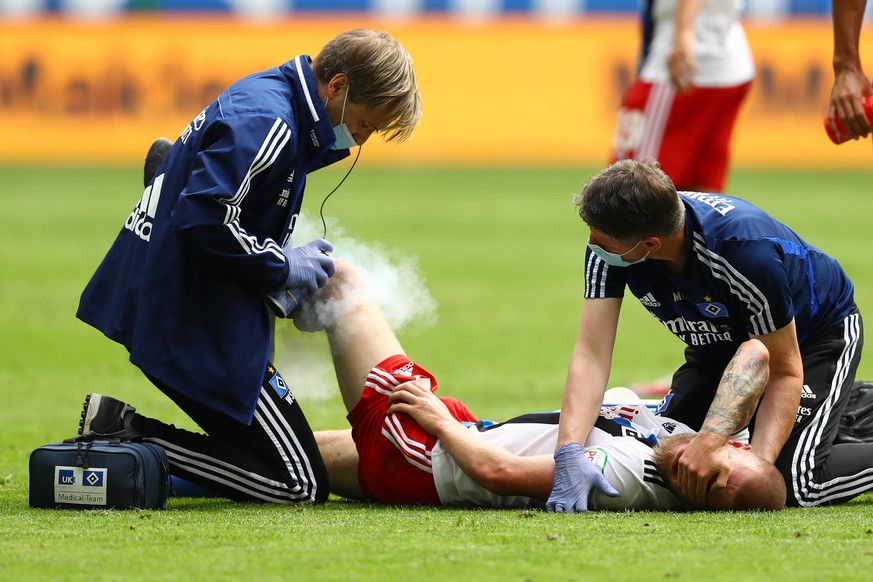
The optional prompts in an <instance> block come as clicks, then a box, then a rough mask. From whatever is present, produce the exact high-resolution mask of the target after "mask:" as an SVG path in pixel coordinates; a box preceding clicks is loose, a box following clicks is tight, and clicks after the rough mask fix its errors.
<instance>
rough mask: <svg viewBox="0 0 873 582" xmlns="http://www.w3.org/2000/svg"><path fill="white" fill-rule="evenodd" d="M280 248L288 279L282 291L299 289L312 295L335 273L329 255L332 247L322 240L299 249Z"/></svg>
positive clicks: (287, 246) (288, 246) (334, 267)
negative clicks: (284, 258)
mask: <svg viewBox="0 0 873 582" xmlns="http://www.w3.org/2000/svg"><path fill="white" fill-rule="evenodd" d="M290 244H291V243H290V241H289V243H288V245H286V246H285V247H283V248H282V252H284V253H285V256H286V257H287V258H288V279H286V280H285V283H284V284H283V285H282V289H300V290H305V291H306V292H307V293H309V294H312V293H315V292H316V291H318V290H319V289H320V288H322V287H324V285H325V284H326V283H327V280H328V279H329V278H331V277H332V276H333V274H334V273H335V272H336V265H335V264H334V262H333V259H331V258H330V256H329V253H330V252H332V251H333V245H332V244H330V243H329V242H327V241H326V240H324V239H321V238H319V239H316V240H314V241H312V242H311V243H308V244H305V245H303V246H300V247H294V248H291V247H290Z"/></svg>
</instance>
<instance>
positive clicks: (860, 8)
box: [833, 0, 867, 74]
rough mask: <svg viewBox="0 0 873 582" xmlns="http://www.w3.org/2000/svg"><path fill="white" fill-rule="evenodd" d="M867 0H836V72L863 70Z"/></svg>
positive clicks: (834, 20)
mask: <svg viewBox="0 0 873 582" xmlns="http://www.w3.org/2000/svg"><path fill="white" fill-rule="evenodd" d="M866 5H867V0H834V2H833V14H834V17H833V22H834V60H833V67H834V74H840V73H841V72H844V71H849V70H861V55H860V50H859V45H860V39H861V25H862V23H863V20H864V9H865V7H866Z"/></svg>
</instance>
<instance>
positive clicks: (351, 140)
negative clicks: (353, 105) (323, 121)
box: [325, 86, 358, 150]
mask: <svg viewBox="0 0 873 582" xmlns="http://www.w3.org/2000/svg"><path fill="white" fill-rule="evenodd" d="M348 98H349V88H348V86H346V94H345V96H344V97H343V110H342V113H340V122H339V125H336V126H334V128H333V134H334V135H335V136H336V141H335V142H334V144H333V145H332V146H330V149H332V150H347V149H349V148H353V147H355V146H357V145H358V142H356V141H355V137H354V136H353V135H352V132H351V131H349V127H348V126H347V125H346V124H345V123H343V118H344V117H345V115H346V100H348ZM325 107H327V103H325Z"/></svg>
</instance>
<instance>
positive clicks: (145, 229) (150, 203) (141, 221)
mask: <svg viewBox="0 0 873 582" xmlns="http://www.w3.org/2000/svg"><path fill="white" fill-rule="evenodd" d="M163 185H164V175H163V174H161V175H159V176H156V177H155V180H154V182H153V183H152V185H151V186H149V187H148V188H146V189H145V192H143V193H142V199H141V200H140V201H139V204H137V205H136V208H134V209H133V212H131V213H130V216H128V217H127V222H125V223H124V228H126V229H127V230H129V231H131V232H133V233H134V234H135V235H137V236H139V238H141V239H142V240H144V241H146V242H148V241H149V240H151V238H152V228H153V226H154V225H153V221H154V218H155V212H156V211H157V209H158V201H159V200H160V198H161V187H162V186H163Z"/></svg>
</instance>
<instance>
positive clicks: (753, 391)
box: [678, 339, 770, 507]
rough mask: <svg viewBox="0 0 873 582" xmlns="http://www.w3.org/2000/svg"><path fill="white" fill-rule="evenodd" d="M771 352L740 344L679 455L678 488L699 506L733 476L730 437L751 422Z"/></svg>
mask: <svg viewBox="0 0 873 582" xmlns="http://www.w3.org/2000/svg"><path fill="white" fill-rule="evenodd" d="M769 359H770V356H769V351H768V350H767V348H766V347H765V346H764V344H763V343H762V342H760V341H759V340H756V339H751V340H749V341H746V342H744V343H743V344H742V345H740V347H739V349H737V352H736V353H735V354H734V357H733V358H731V361H730V362H729V363H728V365H727V367H726V368H725V370H724V374H723V375H722V377H721V380H720V381H719V384H718V389H717V390H716V394H715V398H714V399H713V401H712V404H711V405H710V407H709V411H708V412H707V414H706V418H705V419H704V421H703V426H702V427H701V428H700V432H699V433H698V434H697V436H696V437H694V439H692V440H691V442H690V443H689V444H688V447H687V448H686V449H685V452H684V453H683V454H682V456H681V457H680V458H679V467H678V468H679V473H678V487H679V490H680V491H682V492H683V493H684V494H685V496H686V498H687V499H690V500H692V501H693V503H694V505H695V506H697V507H703V506H704V505H705V504H706V495H707V493H708V492H709V490H710V489H711V488H715V487H724V486H725V485H726V484H727V479H728V476H729V475H730V469H731V467H730V456H729V455H728V453H727V449H726V445H727V442H728V437H730V436H731V435H732V434H734V433H736V432H737V431H739V430H741V429H743V428H744V427H746V426H747V425H748V424H749V421H751V419H752V415H754V414H755V410H756V409H757V407H758V402H759V401H760V400H761V395H762V394H763V393H764V389H765V388H766V387H767V381H768V379H769V369H770V368H769Z"/></svg>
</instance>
